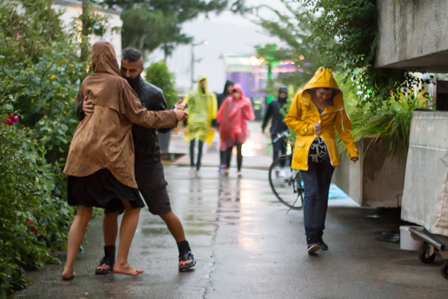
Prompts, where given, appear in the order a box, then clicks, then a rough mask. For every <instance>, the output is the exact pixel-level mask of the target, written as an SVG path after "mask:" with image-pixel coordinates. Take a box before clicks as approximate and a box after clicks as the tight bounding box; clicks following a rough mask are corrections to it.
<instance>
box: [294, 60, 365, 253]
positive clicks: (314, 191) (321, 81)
mask: <svg viewBox="0 0 448 299" xmlns="http://www.w3.org/2000/svg"><path fill="white" fill-rule="evenodd" d="M285 122H286V125H287V126H288V127H290V128H291V129H292V130H293V131H294V132H296V133H297V138H296V143H295V146H294V155H293V159H292V165H291V167H292V168H294V169H298V170H300V173H301V175H302V179H303V182H304V188H305V198H304V203H303V215H304V223H305V234H306V238H307V243H308V253H310V254H311V253H314V252H316V251H318V250H328V246H327V244H325V243H324V241H323V239H322V236H323V231H324V228H325V217H326V214H327V207H328V193H329V189H330V183H331V177H332V175H333V171H334V167H336V166H338V165H339V156H338V149H337V145H336V134H335V129H336V131H337V132H338V135H339V137H341V139H342V141H343V142H344V145H345V147H346V149H347V152H348V154H349V155H350V158H351V160H352V161H353V162H356V161H357V160H358V150H357V149H356V144H355V139H354V138H353V136H352V131H351V129H352V124H351V122H350V118H349V117H348V115H347V112H346V110H345V106H344V100H343V95H342V91H341V89H340V88H339V86H338V84H337V83H336V81H335V79H334V78H333V74H332V72H331V69H326V68H323V67H321V68H319V69H318V70H317V71H316V73H315V74H314V77H313V78H312V79H311V80H310V81H309V82H308V83H307V84H306V85H305V88H304V89H303V90H300V91H299V92H297V94H296V95H295V97H294V100H293V103H292V105H291V108H290V110H289V113H288V115H287V116H286V118H285Z"/></svg>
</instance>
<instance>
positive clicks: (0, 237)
mask: <svg viewBox="0 0 448 299" xmlns="http://www.w3.org/2000/svg"><path fill="white" fill-rule="evenodd" d="M5 112H6V111H5V109H4V108H3V107H1V106H0V116H1V119H2V123H1V124H0V144H1V155H0V248H1V250H0V297H2V296H6V295H7V294H8V293H10V292H11V291H12V290H14V289H19V288H22V287H24V286H25V285H26V284H27V283H28V281H27V280H26V279H25V276H24V274H25V271H26V270H27V269H35V268H37V267H40V266H42V265H44V264H45V263H48V262H58V260H57V259H55V258H53V257H52V256H51V255H50V251H51V250H57V249H62V248H63V246H64V243H65V237H66V236H65V235H66V231H67V228H68V225H69V223H70V220H71V215H72V214H73V209H72V208H70V207H68V205H67V203H66V202H65V201H63V200H61V198H60V197H58V196H56V195H55V194H56V193H57V192H55V188H56V186H55V184H54V181H55V177H56V176H58V175H60V174H59V170H58V169H57V168H55V167H54V166H52V165H50V164H48V163H47V162H46V159H45V157H44V154H45V149H44V148H43V147H39V146H38V143H37V142H36V141H35V140H34V139H33V132H32V131H31V130H29V129H20V128H19V127H18V126H17V124H16V125H14V127H10V126H8V125H5V124H3V120H4V119H6V118H7V116H8V115H7V114H6V113H5ZM19 122H20V121H19Z"/></svg>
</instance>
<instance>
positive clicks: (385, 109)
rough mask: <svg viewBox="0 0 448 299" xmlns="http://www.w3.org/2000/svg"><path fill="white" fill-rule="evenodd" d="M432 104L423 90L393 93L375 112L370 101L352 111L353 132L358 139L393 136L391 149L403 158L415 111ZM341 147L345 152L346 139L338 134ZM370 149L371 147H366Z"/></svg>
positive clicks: (389, 138)
mask: <svg viewBox="0 0 448 299" xmlns="http://www.w3.org/2000/svg"><path fill="white" fill-rule="evenodd" d="M427 107H428V97H427V94H426V93H424V92H422V93H420V94H418V95H415V94H414V93H410V94H402V95H401V96H399V97H398V98H396V97H392V98H390V99H389V101H386V102H383V104H382V105H381V106H380V107H378V108H377V109H375V110H374V112H372V109H370V107H369V106H368V105H366V106H363V107H362V108H359V107H358V108H354V109H353V111H352V112H351V113H350V118H351V121H352V134H353V137H354V138H355V139H356V141H357V142H359V141H361V139H362V138H364V137H373V138H374V139H373V140H372V142H375V141H376V140H377V139H379V138H382V139H387V140H389V142H390V143H389V147H390V153H391V154H392V155H393V156H395V155H398V156H399V158H403V157H404V156H405V155H406V153H407V150H408V147H409V135H410V130H411V120H412V111H414V110H415V109H418V108H423V109H424V108H427ZM338 149H339V150H340V152H345V148H344V145H343V143H342V141H341V140H340V139H339V138H338ZM366 150H368V148H367V149H366Z"/></svg>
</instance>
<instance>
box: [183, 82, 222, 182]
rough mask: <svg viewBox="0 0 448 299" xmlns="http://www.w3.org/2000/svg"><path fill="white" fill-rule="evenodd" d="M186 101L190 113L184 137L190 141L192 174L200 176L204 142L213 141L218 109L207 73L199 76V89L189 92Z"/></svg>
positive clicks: (209, 142)
mask: <svg viewBox="0 0 448 299" xmlns="http://www.w3.org/2000/svg"><path fill="white" fill-rule="evenodd" d="M184 103H188V108H187V109H186V110H185V111H187V113H188V114H189V116H188V118H187V130H186V132H185V137H184V139H185V141H187V142H188V141H189V142H190V165H191V170H190V175H196V177H200V172H199V171H200V169H201V159H202V149H203V147H204V142H207V144H209V145H210V144H211V143H212V141H213V137H214V136H215V132H216V129H215V128H214V127H213V126H212V123H213V122H214V121H215V119H216V114H217V110H218V101H217V100H216V95H215V94H214V93H213V92H211V91H208V90H207V77H206V76H205V75H200V76H199V78H198V87H197V89H194V90H192V91H190V92H189V93H188V95H187V97H186V98H185V100H184ZM196 139H199V141H198V158H197V162H196V169H195V163H194V148H195V144H196Z"/></svg>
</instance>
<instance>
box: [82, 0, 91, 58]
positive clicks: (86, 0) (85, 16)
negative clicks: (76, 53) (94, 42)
mask: <svg viewBox="0 0 448 299" xmlns="http://www.w3.org/2000/svg"><path fill="white" fill-rule="evenodd" d="M89 5H90V0H82V31H81V35H82V42H81V58H80V59H81V61H86V60H87V57H88V53H89V42H88V35H89V28H88V22H89Z"/></svg>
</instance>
